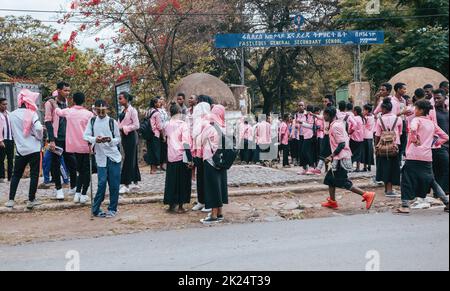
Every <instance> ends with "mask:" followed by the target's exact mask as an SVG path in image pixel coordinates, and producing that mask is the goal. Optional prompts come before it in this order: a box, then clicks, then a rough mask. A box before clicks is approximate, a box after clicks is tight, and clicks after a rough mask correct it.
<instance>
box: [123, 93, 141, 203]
mask: <svg viewBox="0 0 450 291" xmlns="http://www.w3.org/2000/svg"><path fill="white" fill-rule="evenodd" d="M132 101H133V96H132V95H130V94H128V93H127V92H122V93H120V95H119V104H120V105H121V106H122V107H123V108H124V110H123V112H122V113H121V114H120V116H119V121H120V123H119V129H120V133H121V138H122V147H123V153H124V155H125V157H124V160H123V164H122V174H121V181H120V184H122V185H123V186H122V188H121V189H120V191H119V193H120V194H125V193H128V192H130V191H135V190H138V189H139V186H138V182H140V181H141V172H140V171H139V161H138V145H139V134H138V132H137V131H138V130H139V126H140V124H139V115H138V112H137V110H136V109H135V108H134V107H133V106H131V104H130V103H131V102H132ZM130 185H131V186H130Z"/></svg>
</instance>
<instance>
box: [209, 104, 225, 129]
mask: <svg viewBox="0 0 450 291" xmlns="http://www.w3.org/2000/svg"><path fill="white" fill-rule="evenodd" d="M210 121H211V122H215V123H217V124H218V125H219V126H220V127H225V107H223V106H222V105H214V107H213V109H212V110H211V115H210Z"/></svg>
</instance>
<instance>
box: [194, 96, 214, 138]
mask: <svg viewBox="0 0 450 291" xmlns="http://www.w3.org/2000/svg"><path fill="white" fill-rule="evenodd" d="M209 114H211V105H209V103H206V102H201V103H199V104H197V105H196V106H195V107H194V112H193V114H192V118H193V120H194V129H193V133H192V137H193V138H195V137H197V136H199V135H200V134H201V133H202V122H203V118H204V117H205V116H208V115H209Z"/></svg>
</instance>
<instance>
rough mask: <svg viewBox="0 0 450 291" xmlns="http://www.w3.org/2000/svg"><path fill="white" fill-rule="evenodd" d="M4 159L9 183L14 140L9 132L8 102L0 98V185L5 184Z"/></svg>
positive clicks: (12, 163)
mask: <svg viewBox="0 0 450 291" xmlns="http://www.w3.org/2000/svg"><path fill="white" fill-rule="evenodd" d="M5 158H6V160H7V162H8V170H7V174H8V181H11V178H12V171H13V167H14V140H13V136H12V130H11V117H10V114H9V112H8V101H6V99H5V98H0V183H4V182H5V178H6V175H5Z"/></svg>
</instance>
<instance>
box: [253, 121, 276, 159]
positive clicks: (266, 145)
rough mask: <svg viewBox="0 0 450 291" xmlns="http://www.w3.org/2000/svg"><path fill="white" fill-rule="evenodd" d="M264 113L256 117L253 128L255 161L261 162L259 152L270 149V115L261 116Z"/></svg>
mask: <svg viewBox="0 0 450 291" xmlns="http://www.w3.org/2000/svg"><path fill="white" fill-rule="evenodd" d="M263 116H264V115H260V116H259V117H258V119H261V120H259V122H258V124H257V125H256V129H255V142H256V156H257V162H259V163H260V162H262V158H261V156H262V155H261V153H266V152H269V151H270V147H271V144H272V126H271V125H270V123H269V121H270V115H267V116H266V118H265V119H264V118H263Z"/></svg>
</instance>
